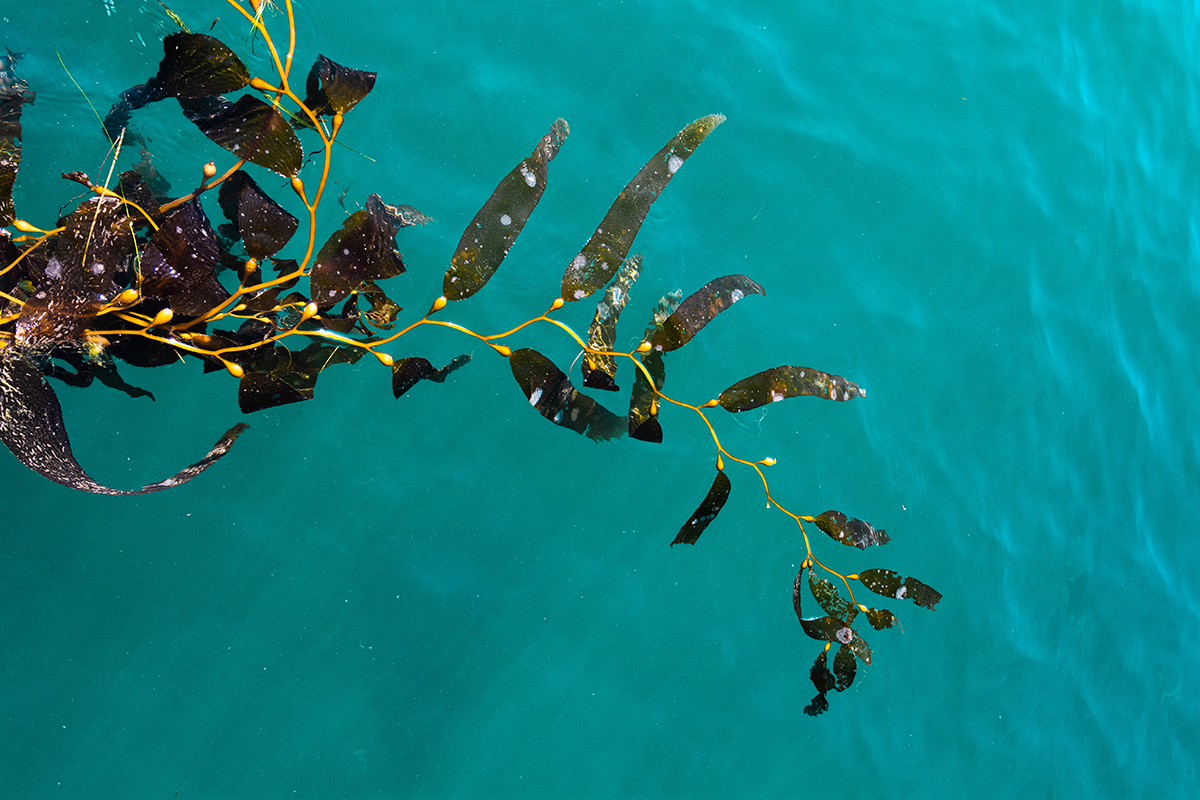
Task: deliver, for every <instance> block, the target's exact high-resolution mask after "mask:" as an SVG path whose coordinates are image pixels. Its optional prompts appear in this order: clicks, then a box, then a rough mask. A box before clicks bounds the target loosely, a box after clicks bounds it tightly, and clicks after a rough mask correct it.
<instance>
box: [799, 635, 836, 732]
mask: <svg viewBox="0 0 1200 800" xmlns="http://www.w3.org/2000/svg"><path fill="white" fill-rule="evenodd" d="M827 653H828V651H826V650H822V651H821V652H820V653H818V654H817V660H816V661H814V662H813V665H812V666H811V667H810V668H809V670H808V677H809V680H811V681H812V684H813V686H814V687H815V688H816V690H817V696H816V697H814V698H813V699H812V702H811V703H809V704H808V705H806V706H805V707H804V713H805V714H807V715H808V716H810V717H815V716H818V715H819V714H824V713H825V712H826V711H828V710H829V700H828V699H826V697H825V695H827V694H828V693H829V692H830V691H832V690H833V688H834V687H835V686H836V685H837V681H836V679H835V678H834V676H833V673H832V672H830V671H829V661H828V654H827Z"/></svg>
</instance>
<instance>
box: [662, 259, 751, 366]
mask: <svg viewBox="0 0 1200 800" xmlns="http://www.w3.org/2000/svg"><path fill="white" fill-rule="evenodd" d="M748 294H766V290H764V289H763V287H761V286H759V285H758V284H757V283H755V282H754V281H752V280H750V279H749V278H747V277H746V276H745V275H725V276H724V277H721V278H716V279H715V280H711V281H709V282H708V283H706V284H704V285H703V286H701V287H700V288H699V289H697V290H696V291H695V292H693V293H692V294H691V295H690V296H688V298H687V299H685V300H684V301H683V302H682V303H680V304H679V308H677V309H675V312H674V313H673V314H671V316H669V317H667V319H666V320H665V321H664V322H663V324H662V327H660V328H659V329H658V330H656V331H655V332H654V335H653V336H652V337H651V338H650V340H649V341H650V345H651V346H652V347H653V348H654V349H655V350H663V351H666V350H675V349H678V348H680V347H683V346H684V345H685V344H687V343H688V342H690V341H691V340H692V337H693V336H695V335H696V334H697V333H698V332H699V331H700V329H701V328H703V327H704V326H705V325H707V324H708V323H710V322H712V321H713V319H715V318H716V316H717V315H718V314H720V313H721V312H722V311H724V310H725V309H727V308H729V307H730V306H731V305H733V304H734V303H736V302H737V301H738V300H741V299H742V298H743V297H745V296H746V295H748Z"/></svg>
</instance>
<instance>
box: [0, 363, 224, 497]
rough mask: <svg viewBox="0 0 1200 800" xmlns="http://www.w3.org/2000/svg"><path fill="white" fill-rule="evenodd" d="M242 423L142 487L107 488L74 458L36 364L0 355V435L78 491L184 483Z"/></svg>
mask: <svg viewBox="0 0 1200 800" xmlns="http://www.w3.org/2000/svg"><path fill="white" fill-rule="evenodd" d="M246 427H247V426H246V425H245V424H244V423H238V424H237V425H234V426H233V427H232V428H230V429H229V430H228V431H226V432H225V434H224V435H223V436H222V437H221V438H220V439H219V440H218V441H217V443H216V445H214V446H213V449H212V450H210V451H209V453H208V455H206V456H205V457H204V458H202V459H200V460H199V461H197V462H196V463H195V464H192V465H191V466H189V467H187V468H185V469H182V470H180V471H179V472H177V473H176V474H175V475H173V476H171V477H170V478H167V479H166V480H162V481H158V482H157V483H151V484H147V485H146V486H143V487H142V488H141V489H132V490H122V489H112V488H109V487H108V486H103V485H101V484H99V483H96V481H94V480H92V478H91V477H90V476H89V475H88V474H87V473H86V472H84V471H83V468H82V467H80V466H79V462H77V461H76V460H75V456H74V455H73V454H72V453H71V443H70V441H69V440H68V438H67V430H66V427H65V426H64V425H63V416H62V407H61V406H60V405H59V402H58V397H57V395H55V394H54V390H53V389H51V388H50V385H49V384H48V383H46V379H45V378H44V377H42V373H41V372H40V371H39V370H38V369H37V367H35V366H33V365H32V364H30V363H29V362H27V361H25V360H24V359H22V358H20V357H18V356H7V355H6V356H2V357H0V439H2V440H3V441H4V444H5V446H6V447H8V449H9V450H11V451H12V453H13V455H15V456H16V457H17V458H18V459H20V461H21V463H22V464H24V465H25V466H27V467H29V468H30V469H31V470H33V471H34V472H36V473H38V474H39V475H43V476H45V477H47V478H49V479H50V480H52V481H54V482H55V483H61V484H62V485H63V486H69V487H70V488H72V489H78V490H79V491H81V492H92V493H93V494H114V495H115V494H151V493H153V492H161V491H162V490H164V489H170V488H171V487H174V486H178V485H180V484H181V483H187V482H188V481H190V480H191V479H192V478H194V477H196V476H197V475H199V474H200V473H201V472H203V471H204V470H206V469H208V468H209V467H210V466H212V464H213V463H214V462H215V461H216V460H217V459H219V458H221V457H222V456H223V455H225V453H227V452H229V448H230V447H232V446H233V442H234V440H235V439H237V437H238V436H239V435H240V434H241V432H242V431H244V430H245V429H246Z"/></svg>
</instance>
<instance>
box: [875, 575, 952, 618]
mask: <svg viewBox="0 0 1200 800" xmlns="http://www.w3.org/2000/svg"><path fill="white" fill-rule="evenodd" d="M858 579H859V580H860V581H862V584H863V586H866V587H867V588H868V589H870V590H871V591H872V592H874V593H875V594H879V595H883V596H884V597H893V598H895V599H897V600H903V599H904V598H908V599H910V600H912V601H913V602H914V603H916V604H917V605H919V606H921V607H922V608H928V609H930V610H932V609H933V607H934V606H936V605H937V602H938V601H939V600H941V599H942V593H941V592H939V591H938V590H937V589H934V588H933V587H931V586H928V585H926V584H924V583H921V581H919V580H917V579H916V578H911V577H910V578H901V577H900V573H898V572H893V571H892V570H890V569H869V570H866V571H865V572H860V573H859V574H858Z"/></svg>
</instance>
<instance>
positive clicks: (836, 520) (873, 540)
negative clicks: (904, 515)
mask: <svg viewBox="0 0 1200 800" xmlns="http://www.w3.org/2000/svg"><path fill="white" fill-rule="evenodd" d="M813 522H815V523H816V524H817V527H818V528H820V529H821V531H822V532H823V533H824V534H825V535H826V536H828V537H829V538H830V539H833V540H834V541H835V542H841V543H842V544H844V545H848V546H850V547H857V548H858V549H860V550H866V549H867V548H868V547H871V546H872V545H877V544H887V543H888V542H890V541H891V540H892V537H890V536H888V535H887V531H885V530H884V529H883V528H879V529H878V530H876V529H875V528H874V527H873V526H872V525H871V524H870V523H868V522H863V521H862V520H861V519H855V518H854V517H847V516H846V515H845V514H843V513H842V512H840V511H826V512H825V513H824V514H821V515H820V516H818V517H816V518H815V519H814V520H813Z"/></svg>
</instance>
